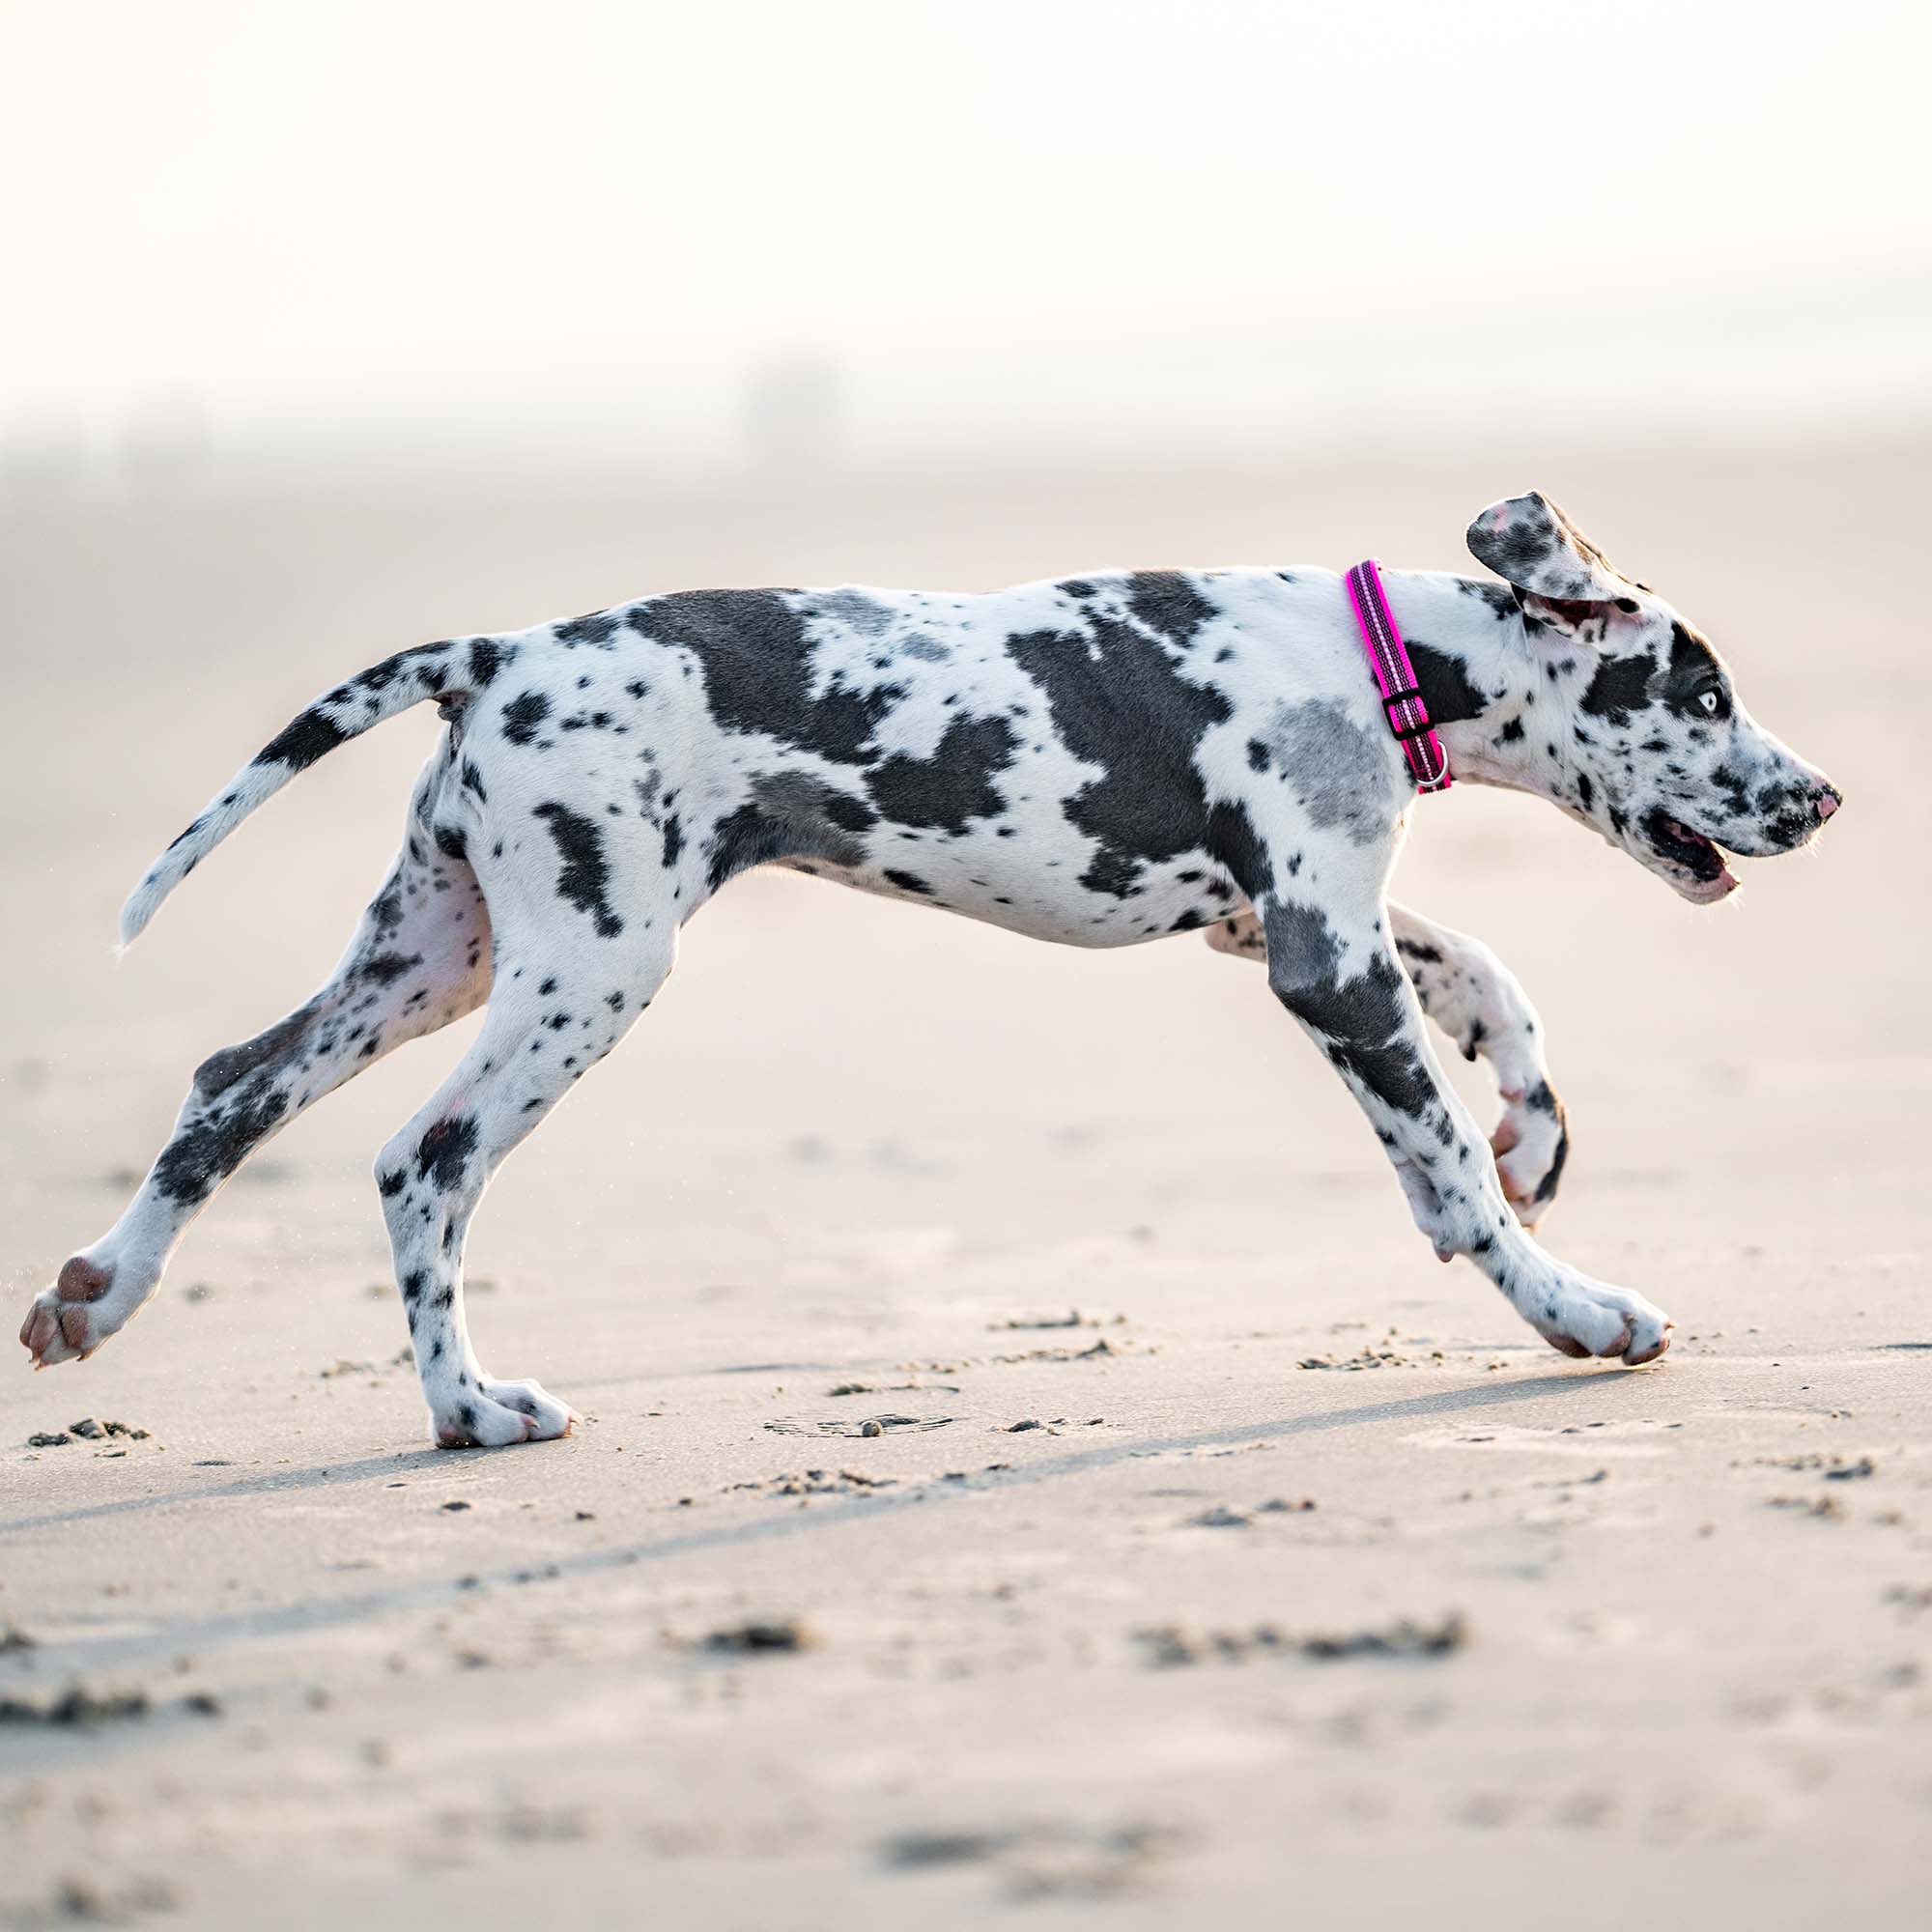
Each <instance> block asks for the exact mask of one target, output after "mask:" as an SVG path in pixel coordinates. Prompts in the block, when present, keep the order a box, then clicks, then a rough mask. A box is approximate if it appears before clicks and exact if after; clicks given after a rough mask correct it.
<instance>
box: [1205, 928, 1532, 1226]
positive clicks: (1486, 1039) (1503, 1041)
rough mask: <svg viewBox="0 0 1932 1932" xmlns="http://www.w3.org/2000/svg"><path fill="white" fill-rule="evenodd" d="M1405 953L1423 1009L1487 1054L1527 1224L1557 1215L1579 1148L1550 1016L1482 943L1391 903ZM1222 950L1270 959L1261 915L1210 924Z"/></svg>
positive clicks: (1505, 1183) (1496, 1146)
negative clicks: (1547, 1028)
mask: <svg viewBox="0 0 1932 1932" xmlns="http://www.w3.org/2000/svg"><path fill="white" fill-rule="evenodd" d="M1388 923H1389V932H1390V935H1391V936H1392V937H1393V939H1394V940H1395V950H1396V953H1397V956H1398V957H1399V958H1400V959H1401V960H1402V963H1403V966H1404V968H1405V970H1406V972H1407V974H1408V979H1409V983H1410V984H1411V985H1412V986H1413V987H1414V988H1415V996H1416V999H1417V1000H1418V1001H1419V1002H1420V1003H1421V1006H1422V1010H1423V1011H1424V1012H1425V1013H1426V1014H1428V1016H1429V1017H1430V1019H1431V1020H1433V1021H1434V1022H1435V1025H1436V1026H1438V1027H1439V1028H1441V1030H1442V1031H1443V1032H1444V1033H1445V1034H1447V1035H1448V1037H1450V1038H1451V1039H1453V1040H1454V1041H1455V1042H1456V1044H1457V1046H1458V1047H1459V1048H1460V1049H1461V1051H1462V1054H1463V1059H1464V1060H1487V1061H1488V1062H1489V1063H1490V1070H1491V1072H1492V1073H1493V1074H1494V1075H1495V1081H1496V1091H1497V1093H1498V1094H1500V1096H1501V1098H1502V1103H1503V1113H1502V1119H1501V1120H1499V1121H1498V1122H1496V1127H1495V1131H1494V1132H1493V1133H1492V1134H1491V1136H1490V1146H1491V1148H1492V1150H1493V1151H1494V1152H1495V1156H1496V1175H1497V1178H1498V1179H1500V1180H1501V1182H1502V1188H1503V1194H1504V1196H1505V1198H1506V1199H1507V1200H1508V1202H1509V1204H1510V1206H1511V1207H1512V1208H1515V1209H1516V1211H1517V1216H1518V1218H1519V1219H1520V1221H1521V1222H1522V1224H1523V1226H1524V1227H1525V1228H1534V1227H1535V1226H1536V1224H1537V1222H1538V1221H1539V1220H1540V1219H1541V1218H1542V1217H1543V1215H1545V1214H1546V1213H1548V1210H1549V1204H1550V1203H1551V1202H1552V1201H1553V1200H1554V1199H1555V1197H1556V1188H1557V1184H1558V1182H1559V1181H1560V1180H1561V1179H1562V1178H1563V1166H1564V1162H1565V1161H1566V1160H1567V1159H1568V1158H1569V1154H1570V1122H1569V1117H1568V1116H1567V1114H1566V1113H1565V1112H1564V1108H1563V1102H1562V1101H1561V1100H1560V1099H1558V1097H1557V1094H1556V1090H1555V1088H1554V1087H1552V1086H1551V1085H1550V1083H1549V1067H1548V1063H1547V1062H1546V1060H1545V1058H1544V1031H1543V1022H1542V1020H1541V1019H1540V1018H1539V1017H1538V1015H1537V1011H1536V1009H1535V1008H1534V1007H1533V1006H1532V1005H1531V1004H1530V1000H1529V995H1528V994H1527V993H1526V992H1524V991H1523V989H1522V982H1521V981H1520V980H1518V979H1517V977H1516V975H1515V974H1514V973H1512V972H1511V971H1510V970H1509V968H1508V967H1507V966H1505V965H1504V964H1503V962H1502V961H1501V960H1500V959H1498V958H1497V957H1496V955H1495V954H1494V953H1493V952H1491V951H1490V949H1489V948H1488V947H1487V946H1485V945H1484V944H1483V942H1482V941H1481V940H1479V939H1472V938H1471V937H1470V936H1469V935H1468V934H1467V933H1466V932H1456V931H1454V930H1452V929H1451V928H1450V927H1448V926H1446V925H1437V924H1436V923H1435V921H1434V920H1428V919H1424V918H1423V917H1422V915H1421V914H1420V913H1414V912H1410V911H1409V910H1408V908H1407V907H1406V906H1399V905H1395V904H1391V905H1390V906H1389V909H1388ZM1207 939H1208V945H1209V946H1211V947H1212V948H1213V949H1214V950H1215V952H1225V953H1227V954H1229V955H1230V956H1231V957H1233V958H1236V959H1253V960H1255V961H1257V962H1258V963H1261V964H1264V965H1265V964H1266V962H1267V941H1266V938H1265V937H1264V934H1263V931H1262V923H1261V921H1260V920H1258V919H1257V918H1256V917H1255V915H1254V914H1253V913H1252V912H1246V913H1237V914H1235V915H1233V916H1231V917H1229V918H1227V919H1218V920H1216V921H1215V922H1214V923H1213V924H1212V925H1211V926H1209V927H1208V931H1207Z"/></svg>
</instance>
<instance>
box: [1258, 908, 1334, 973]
mask: <svg viewBox="0 0 1932 1932" xmlns="http://www.w3.org/2000/svg"><path fill="white" fill-rule="evenodd" d="M1262 929H1263V931H1264V932H1265V934H1266V935H1267V967H1268V979H1269V980H1270V981H1271V983H1273V984H1274V985H1276V986H1278V987H1279V986H1323V985H1329V984H1332V983H1333V981H1334V979H1335V972H1336V968H1337V967H1338V966H1339V965H1340V963H1341V958H1342V952H1341V949H1340V947H1338V946H1337V945H1336V943H1335V935H1334V933H1333V932H1332V931H1331V930H1330V928H1329V925H1328V921H1327V919H1326V918H1325V917H1324V916H1323V915H1322V913H1321V911H1320V910H1319V909H1318V908H1317V907H1315V906H1307V905H1294V904H1292V903H1287V902H1284V901H1280V900H1277V901H1276V902H1275V903H1273V904H1271V905H1270V906H1269V907H1268V908H1267V911H1266V912H1265V913H1264V915H1263V919H1262Z"/></svg>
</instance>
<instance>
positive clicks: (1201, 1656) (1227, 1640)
mask: <svg viewBox="0 0 1932 1932" xmlns="http://www.w3.org/2000/svg"><path fill="white" fill-rule="evenodd" d="M1134 1634H1135V1637H1136V1638H1137V1640H1138V1641H1139V1642H1140V1643H1141V1644H1142V1645H1143V1646H1144V1648H1145V1649H1146V1651H1147V1653H1148V1662H1150V1663H1152V1664H1154V1665H1155V1666H1156V1667H1158V1668H1161V1669H1171V1668H1173V1667H1175V1666H1176V1665H1179V1664H1189V1663H1216V1662H1218V1663H1245V1662H1248V1661H1249V1660H1250V1659H1251V1658H1255V1657H1267V1656H1275V1657H1304V1658H1309V1659H1311V1660H1313V1661H1315V1662H1324V1663H1325V1662H1334V1661H1335V1660H1337V1659H1339V1658H1350V1657H1399V1658H1420V1657H1447V1656H1449V1655H1450V1654H1451V1653H1452V1652H1455V1651H1459V1650H1461V1649H1463V1647H1464V1646H1465V1645H1466V1644H1467V1643H1468V1641H1469V1629H1468V1625H1467V1624H1466V1623H1465V1622H1464V1621H1463V1617H1462V1615H1461V1614H1460V1613H1455V1612H1452V1613H1451V1614H1450V1615H1448V1616H1446V1617H1444V1618H1443V1619H1442V1620H1441V1622H1439V1623H1434V1624H1419V1623H1416V1622H1414V1621H1413V1620H1411V1619H1410V1618H1408V1617H1404V1618H1402V1619H1401V1620H1400V1621H1399V1622H1397V1623H1393V1624H1387V1625H1383V1626H1381V1627H1380V1628H1378V1629H1367V1630H1359V1631H1348V1632H1337V1633H1326V1632H1324V1633H1318V1634H1315V1635H1312V1636H1300V1637H1294V1636H1287V1635H1284V1634H1283V1633H1282V1632H1280V1631H1279V1630H1277V1629H1276V1628H1275V1627H1274V1626H1273V1625H1272V1624H1257V1625H1256V1626H1255V1627H1254V1629H1252V1630H1247V1631H1190V1630H1188V1629H1187V1628H1186V1627H1185V1626H1184V1625H1180V1624H1162V1625H1159V1626H1157V1627H1155V1628H1152V1629H1149V1630H1142V1631H1136V1632H1135V1633H1134Z"/></svg>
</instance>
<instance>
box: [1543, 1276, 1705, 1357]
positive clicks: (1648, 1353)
mask: <svg viewBox="0 0 1932 1932" xmlns="http://www.w3.org/2000/svg"><path fill="white" fill-rule="evenodd" d="M1526 1312H1527V1313H1528V1315H1529V1319H1530V1322H1531V1324H1532V1325H1533V1326H1534V1327H1535V1329H1536V1331H1537V1333H1538V1334H1539V1335H1541V1336H1542V1337H1543V1339H1544V1340H1545V1341H1546V1342H1548V1344H1549V1346H1550V1347H1551V1348H1552V1349H1555V1350H1559V1351H1560V1352H1561V1353H1563V1354H1566V1355H1575V1356H1577V1357H1583V1356H1590V1355H1600V1356H1610V1355H1620V1356H1622V1358H1623V1359H1624V1360H1625V1361H1626V1362H1628V1363H1630V1364H1631V1366H1632V1367H1633V1368H1634V1367H1635V1366H1636V1365H1637V1364H1638V1363H1640V1362H1652V1361H1655V1360H1656V1359H1657V1357H1658V1356H1659V1355H1661V1354H1662V1353H1663V1351H1664V1350H1666V1349H1667V1348H1669V1347H1670V1331H1671V1329H1672V1328H1674V1327H1675V1326H1676V1325H1677V1324H1676V1323H1675V1322H1674V1321H1671V1319H1670V1318H1669V1316H1667V1315H1666V1314H1664V1312H1663V1310H1662V1309H1661V1308H1659V1307H1657V1306H1656V1305H1655V1304H1654V1303H1652V1302H1649V1301H1646V1300H1645V1299H1644V1298H1643V1296H1642V1295H1640V1294H1636V1293H1633V1292H1632V1291H1631V1290H1629V1289H1627V1288H1611V1287H1610V1286H1609V1285H1608V1284H1607V1283H1605V1282H1601V1281H1592V1280H1590V1278H1589V1277H1588V1276H1587V1275H1580V1274H1575V1273H1573V1272H1572V1271H1571V1270H1569V1269H1567V1268H1566V1269H1564V1270H1563V1272H1562V1274H1561V1275H1560V1276H1559V1278H1558V1279H1557V1281H1556V1282H1555V1283H1554V1284H1553V1286H1552V1287H1551V1288H1549V1289H1548V1291H1546V1292H1545V1293H1543V1294H1542V1295H1540V1296H1539V1297H1538V1298H1537V1300H1536V1303H1535V1305H1534V1306H1533V1307H1532V1308H1530V1309H1529V1310H1528V1311H1526Z"/></svg>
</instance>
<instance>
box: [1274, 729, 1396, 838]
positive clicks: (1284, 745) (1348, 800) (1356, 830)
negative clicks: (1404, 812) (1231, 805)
mask: <svg viewBox="0 0 1932 1932" xmlns="http://www.w3.org/2000/svg"><path fill="white" fill-rule="evenodd" d="M1264 742H1265V744H1266V746H1267V750H1268V752H1269V753H1271V755H1272V761H1273V764H1274V768H1275V769H1276V770H1277V771H1278V772H1280V773H1281V775H1282V778H1283V780H1284V781H1286V782H1287V783H1289V784H1291V785H1293V787H1294V791H1295V796H1296V799H1297V801H1298V803H1299V804H1300V806H1301V809H1302V810H1304V811H1306V812H1307V814H1308V820H1309V823H1310V824H1311V825H1315V826H1318V827H1320V828H1321V829H1322V830H1323V831H1329V830H1335V829H1339V830H1341V831H1342V832H1343V833H1345V834H1346V835H1347V837H1348V838H1349V839H1350V842H1351V843H1353V844H1356V845H1373V844H1374V843H1375V842H1376V840H1377V839H1378V838H1382V837H1384V836H1385V835H1386V833H1387V831H1388V828H1389V824H1390V821H1391V820H1392V819H1394V818H1395V816H1396V815H1397V811H1398V810H1399V807H1398V804H1397V801H1396V796H1395V792H1394V788H1393V775H1392V774H1391V772H1390V769H1389V761H1388V756H1387V753H1386V752H1385V750H1384V748H1383V745H1382V742H1381V741H1380V740H1379V739H1378V738H1376V737H1375V736H1373V735H1372V734H1371V733H1370V732H1368V731H1366V730H1364V729H1363V728H1362V726H1361V725H1357V724H1356V723H1355V721H1354V720H1353V719H1352V718H1351V717H1350V715H1349V713H1348V710H1347V708H1346V707H1345V706H1344V705H1343V704H1342V703H1341V702H1340V701H1339V700H1337V699H1335V698H1332V697H1311V698H1309V699H1308V700H1307V701H1306V702H1305V703H1301V704H1284V705H1281V706H1280V707H1279V708H1278V709H1277V710H1276V712H1275V714H1274V719H1273V723H1272V725H1271V727H1270V729H1269V731H1268V734H1267V737H1266V739H1265V741H1264Z"/></svg>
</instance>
